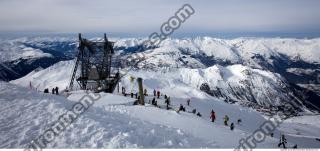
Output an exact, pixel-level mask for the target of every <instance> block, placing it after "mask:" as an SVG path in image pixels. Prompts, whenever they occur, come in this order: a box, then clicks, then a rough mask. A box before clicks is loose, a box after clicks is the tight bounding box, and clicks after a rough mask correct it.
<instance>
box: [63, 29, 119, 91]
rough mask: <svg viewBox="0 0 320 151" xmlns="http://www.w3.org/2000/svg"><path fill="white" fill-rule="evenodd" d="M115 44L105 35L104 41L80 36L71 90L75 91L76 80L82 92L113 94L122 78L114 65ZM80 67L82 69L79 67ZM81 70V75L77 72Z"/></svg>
mask: <svg viewBox="0 0 320 151" xmlns="http://www.w3.org/2000/svg"><path fill="white" fill-rule="evenodd" d="M113 44H114V42H110V41H108V39H107V36H106V34H104V40H103V41H89V40H87V39H84V38H82V37H81V34H79V47H78V49H79V52H78V55H77V57H76V63H75V66H74V69H73V73H72V77H71V81H70V84H69V90H72V89H73V83H74V81H75V80H76V81H77V83H78V84H79V86H80V88H81V89H82V90H93V91H95V92H102V91H104V92H109V93H112V92H113V91H114V89H115V88H116V86H117V84H118V82H119V80H120V76H119V70H117V69H116V68H117V67H116V66H115V65H116V64H114V62H115V60H114V59H113V57H112V56H113V54H114V50H113ZM79 65H80V67H79ZM78 68H80V75H79V76H77V72H78V71H79V70H78Z"/></svg>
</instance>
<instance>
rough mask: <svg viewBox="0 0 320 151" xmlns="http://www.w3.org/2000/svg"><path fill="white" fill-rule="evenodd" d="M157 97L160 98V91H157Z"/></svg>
mask: <svg viewBox="0 0 320 151" xmlns="http://www.w3.org/2000/svg"><path fill="white" fill-rule="evenodd" d="M157 97H158V99H159V98H160V91H158V92H157Z"/></svg>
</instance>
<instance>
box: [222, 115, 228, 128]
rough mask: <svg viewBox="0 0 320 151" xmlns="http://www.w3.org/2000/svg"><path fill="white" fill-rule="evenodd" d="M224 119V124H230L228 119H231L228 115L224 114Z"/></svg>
mask: <svg viewBox="0 0 320 151" xmlns="http://www.w3.org/2000/svg"><path fill="white" fill-rule="evenodd" d="M223 121H224V125H225V126H228V121H229V117H228V115H226V116H224V118H223Z"/></svg>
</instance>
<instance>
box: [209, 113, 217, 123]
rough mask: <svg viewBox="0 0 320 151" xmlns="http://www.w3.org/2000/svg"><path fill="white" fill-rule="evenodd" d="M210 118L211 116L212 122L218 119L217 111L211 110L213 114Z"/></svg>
mask: <svg viewBox="0 0 320 151" xmlns="http://www.w3.org/2000/svg"><path fill="white" fill-rule="evenodd" d="M210 118H211V122H212V123H213V122H214V121H215V120H216V113H215V112H214V111H213V110H212V111H211V116H210Z"/></svg>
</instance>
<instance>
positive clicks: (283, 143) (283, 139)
mask: <svg viewBox="0 0 320 151" xmlns="http://www.w3.org/2000/svg"><path fill="white" fill-rule="evenodd" d="M286 144H287V139H286V138H285V136H284V134H282V135H281V136H280V142H279V144H278V147H280V146H281V145H282V146H283V148H284V149H286Z"/></svg>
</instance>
